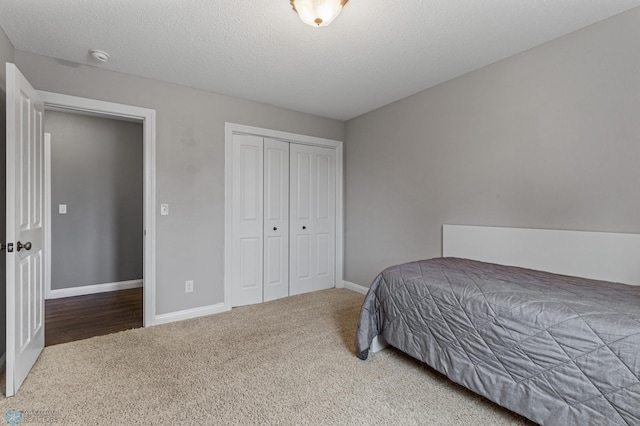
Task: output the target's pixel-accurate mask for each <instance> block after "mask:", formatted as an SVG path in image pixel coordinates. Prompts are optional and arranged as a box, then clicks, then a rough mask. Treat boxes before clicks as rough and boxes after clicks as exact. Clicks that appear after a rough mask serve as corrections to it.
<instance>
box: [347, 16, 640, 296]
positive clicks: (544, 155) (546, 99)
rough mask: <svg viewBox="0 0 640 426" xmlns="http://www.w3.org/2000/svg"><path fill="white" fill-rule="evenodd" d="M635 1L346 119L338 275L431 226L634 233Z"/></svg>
mask: <svg viewBox="0 0 640 426" xmlns="http://www.w3.org/2000/svg"><path fill="white" fill-rule="evenodd" d="M638 28H640V9H634V10H631V11H629V12H627V13H625V14H622V15H618V16H616V17H613V18H611V19H609V20H607V21H603V22H601V23H598V24H595V25H593V26H590V27H587V28H585V29H583V30H580V31H578V32H575V33H572V34H569V35H567V36H564V37H562V38H560V39H557V40H555V41H552V42H549V43H547V44H544V45H542V46H539V47H536V48H534V49H531V50H529V51H527V52H524V53H522V54H519V55H516V56H514V57H511V58H508V59H505V60H503V61H501V62H498V63H496V64H493V65H490V66H488V67H486V68H483V69H480V70H478V71H475V72H472V73H470V74H467V75H465V76H462V77H460V78H457V79H455V80H452V81H449V82H447V83H444V84H442V85H439V86H437V87H434V88H432V89H429V90H426V91H423V92H421V93H418V94H416V95H413V96H411V97H409V98H406V99H404V100H401V101H398V102H396V103H393V104H390V105H387V106H385V107H383V108H380V109H378V110H376V111H373V112H371V113H368V114H365V115H363V116H361V117H358V118H356V119H353V120H351V121H349V122H347V137H346V140H347V141H346V144H345V179H346V241H345V245H346V248H345V249H346V262H345V263H346V276H345V279H347V280H349V281H352V282H355V283H358V284H361V285H367V286H368V285H369V284H370V283H371V281H372V279H373V278H374V277H375V275H376V274H377V273H378V272H380V271H381V270H382V269H383V268H385V267H387V266H389V265H392V264H396V263H399V262H405V261H409V260H414V259H422V258H430V257H435V256H440V255H441V227H442V224H445V223H450V224H471V225H494V226H509V227H533V228H560V229H573V230H591V231H611V232H636V233H637V232H640V214H639V212H640V196H639V195H638V185H639V182H640V167H639V166H638V160H639V159H640V119H639V114H640V54H639V53H638V52H640V38H639V37H638Z"/></svg>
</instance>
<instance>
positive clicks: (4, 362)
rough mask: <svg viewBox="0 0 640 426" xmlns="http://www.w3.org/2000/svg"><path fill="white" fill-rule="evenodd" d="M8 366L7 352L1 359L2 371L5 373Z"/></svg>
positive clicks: (0, 369)
mask: <svg viewBox="0 0 640 426" xmlns="http://www.w3.org/2000/svg"><path fill="white" fill-rule="evenodd" d="M6 366H7V353H6V352H5V353H3V354H2V356H1V357H0V371H4V369H5V367H6Z"/></svg>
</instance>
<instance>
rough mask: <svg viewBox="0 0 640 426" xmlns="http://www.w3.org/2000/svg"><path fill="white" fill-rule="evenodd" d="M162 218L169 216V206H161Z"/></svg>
mask: <svg viewBox="0 0 640 426" xmlns="http://www.w3.org/2000/svg"><path fill="white" fill-rule="evenodd" d="M160 216H169V204H160Z"/></svg>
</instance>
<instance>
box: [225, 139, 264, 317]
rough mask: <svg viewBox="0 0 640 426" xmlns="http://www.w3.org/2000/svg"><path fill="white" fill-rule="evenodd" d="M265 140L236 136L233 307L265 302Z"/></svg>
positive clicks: (233, 213) (234, 156)
mask: <svg viewBox="0 0 640 426" xmlns="http://www.w3.org/2000/svg"><path fill="white" fill-rule="evenodd" d="M263 151H264V146H263V140H262V138H261V137H259V136H251V135H234V136H233V153H232V155H233V159H234V160H233V190H232V191H233V208H232V216H233V217H232V236H231V238H232V242H231V252H232V262H231V280H232V281H231V282H232V283H233V285H232V293H231V306H243V305H250V304H254V303H260V302H262V282H263V226H264V223H263V209H264V205H263V192H264V189H263V180H264V176H263V170H264V168H263Z"/></svg>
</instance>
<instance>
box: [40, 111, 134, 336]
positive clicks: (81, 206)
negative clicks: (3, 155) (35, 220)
mask: <svg viewBox="0 0 640 426" xmlns="http://www.w3.org/2000/svg"><path fill="white" fill-rule="evenodd" d="M44 131H45V138H44V143H45V147H44V149H45V155H44V161H45V164H44V168H45V170H44V176H45V221H46V222H47V225H48V226H46V227H45V228H46V231H45V244H46V250H45V256H46V264H47V265H48V268H47V271H46V272H45V299H46V302H45V322H46V327H45V346H50V345H52V344H58V343H65V342H69V341H73V340H80V339H84V338H88V337H93V336H98V335H102V334H108V333H113V332H117V331H122V330H126V329H129V328H138V327H142V325H143V320H142V314H143V309H142V303H143V302H142V300H143V298H142V296H143V291H142V287H143V126H142V123H140V122H137V121H133V120H122V119H117V118H112V117H102V116H98V115H96V114H91V115H88V114H86V113H83V112H82V111H74V110H71V111H70V110H62V109H58V108H54V109H50V108H46V109H45V120H44Z"/></svg>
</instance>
